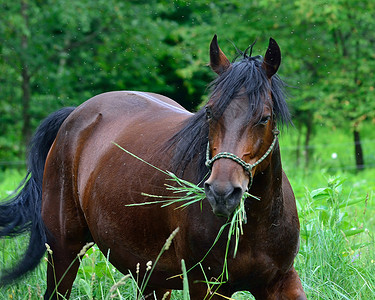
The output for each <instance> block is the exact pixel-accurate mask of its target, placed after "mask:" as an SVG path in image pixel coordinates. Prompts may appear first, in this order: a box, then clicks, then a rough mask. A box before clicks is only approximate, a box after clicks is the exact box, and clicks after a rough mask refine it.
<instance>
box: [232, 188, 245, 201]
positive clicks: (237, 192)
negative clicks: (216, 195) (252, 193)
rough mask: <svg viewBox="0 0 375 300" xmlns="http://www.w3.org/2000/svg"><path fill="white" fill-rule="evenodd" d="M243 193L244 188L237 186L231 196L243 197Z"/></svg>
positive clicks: (233, 197) (234, 197)
mask: <svg viewBox="0 0 375 300" xmlns="http://www.w3.org/2000/svg"><path fill="white" fill-rule="evenodd" d="M242 194H243V191H242V188H241V187H235V188H234V189H233V192H232V196H231V198H232V199H241V198H242Z"/></svg>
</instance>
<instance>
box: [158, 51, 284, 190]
mask: <svg viewBox="0 0 375 300" xmlns="http://www.w3.org/2000/svg"><path fill="white" fill-rule="evenodd" d="M245 53H246V51H245ZM284 87H285V84H284V83H283V81H282V80H281V79H280V78H279V77H278V76H277V75H274V76H273V77H272V79H271V81H270V80H269V79H268V78H267V75H266V73H265V71H264V69H263V68H262V60H261V59H260V56H256V57H248V56H246V54H244V55H243V58H242V59H241V60H240V61H237V62H234V63H233V64H232V65H231V66H230V67H229V68H228V70H227V71H226V72H224V73H223V74H222V75H221V76H219V77H218V78H216V79H215V80H214V81H213V82H212V83H211V84H210V88H211V96H210V98H211V99H213V101H212V106H211V109H212V115H213V118H214V119H219V118H220V117H221V115H222V114H223V113H224V111H225V109H226V108H227V106H228V105H229V103H230V101H231V100H232V99H233V98H234V97H236V96H239V95H244V94H245V95H246V96H247V98H248V99H249V102H250V105H249V107H250V109H249V111H248V118H249V120H250V119H254V121H255V122H256V121H257V120H259V119H260V118H261V114H262V111H263V99H264V97H268V93H269V91H271V94H272V99H273V114H274V116H275V119H276V121H277V122H278V123H279V124H281V125H283V124H286V125H288V124H289V123H291V118H290V113H289V110H288V107H287V104H286V100H285V98H286V95H285V90H284ZM207 143H208V123H207V121H206V117H205V108H202V109H201V110H199V111H198V112H197V113H195V114H194V115H193V116H192V117H190V118H189V119H188V120H186V121H185V123H184V124H183V125H182V127H181V129H180V130H179V131H178V132H177V133H176V134H175V135H174V136H172V137H171V138H170V139H169V140H168V141H167V143H166V144H165V145H164V147H165V149H169V150H171V149H173V148H174V150H173V157H172V166H174V170H171V171H172V172H175V173H176V174H177V175H178V176H182V175H183V173H184V170H185V169H186V167H187V165H188V164H189V163H191V162H194V163H195V166H194V168H195V169H196V171H197V175H198V176H197V178H196V182H195V183H199V182H201V181H202V180H203V178H204V176H205V175H206V174H207V172H208V169H207V167H206V166H205V160H206V148H207Z"/></svg>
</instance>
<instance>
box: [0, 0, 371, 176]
mask: <svg viewBox="0 0 375 300" xmlns="http://www.w3.org/2000/svg"><path fill="white" fill-rule="evenodd" d="M374 15H375V2H374V1H370V0H368V1H360V2H358V1H354V0H336V1H323V0H318V1H308V0H300V1H276V0H260V1H236V0H232V1H225V0H224V1H212V2H208V1H153V0H148V1H122V0H97V1H90V0H81V1H65V0H19V1H6V0H0V132H1V135H0V167H1V168H2V169H5V168H8V167H10V166H14V165H15V164H22V161H23V157H24V152H25V145H26V144H27V141H28V140H29V139H30V136H31V135H32V132H33V131H34V130H35V128H36V126H37V125H38V123H39V122H40V121H41V120H42V119H43V118H44V117H46V116H47V115H48V114H50V113H51V112H53V111H55V110H57V109H59V108H61V107H63V106H70V105H74V106H76V105H79V104H80V103H82V102H84V101H85V100H87V99H88V98H90V97H92V96H94V95H96V94H98V93H102V92H107V91H111V90H141V91H152V92H156V93H161V94H164V95H167V96H169V97H171V98H173V99H175V100H176V101H177V102H179V103H181V104H182V105H183V106H185V107H186V108H187V109H189V110H195V109H197V107H198V106H199V105H200V104H201V103H202V101H205V100H206V99H207V96H208V93H209V91H208V90H207V85H208V83H209V82H210V81H211V80H212V79H213V78H214V74H213V72H212V71H211V70H210V69H209V68H208V67H207V63H208V60H209V56H208V47H209V43H210V41H211V39H212V37H213V35H214V34H215V33H216V34H218V37H219V44H220V46H221V48H222V49H223V51H224V52H225V53H226V54H227V56H228V57H229V58H234V57H235V56H236V51H235V47H234V46H233V45H232V43H234V44H235V45H236V47H238V48H239V49H242V50H243V49H245V48H246V47H247V46H248V45H249V44H251V43H252V42H254V41H255V40H257V43H256V45H255V47H254V52H253V53H254V54H255V55H257V54H261V55H263V54H264V52H265V49H266V47H267V44H268V39H269V37H273V38H274V39H276V41H277V42H278V43H279V45H280V47H281V50H282V56H283V59H282V65H281V68H280V70H279V75H280V76H281V77H282V78H283V79H284V80H285V81H286V82H287V84H288V85H289V87H290V88H289V89H288V91H289V93H290V99H289V106H290V108H291V111H292V114H293V121H294V124H295V128H293V129H291V130H289V132H288V135H289V136H290V141H288V149H289V151H288V152H289V153H292V154H293V155H292V156H291V158H290V159H292V163H293V166H302V167H304V168H306V167H307V168H308V167H309V164H310V165H311V164H314V165H315V164H316V163H319V162H321V161H322V160H323V164H324V165H325V167H330V168H336V169H339V168H344V169H349V170H354V169H358V170H360V169H363V168H370V167H374V166H375V158H374V157H375V153H374V148H375V147H374V145H375V143H374V139H375V135H374V133H373V130H372V128H373V125H374V122H375V101H374V99H373V98H374V95H375V91H374V85H375V83H374V70H375V52H374V51H375V30H374V28H375V19H374V18H373V16H374ZM322 131H324V132H326V133H329V134H330V138H329V139H328V140H327V139H320V138H319V133H320V132H322ZM339 132H342V133H344V135H343V136H341V134H338V133H339ZM337 135H338V136H337ZM340 136H341V137H340ZM355 146H356V148H355ZM320 148H323V152H326V153H327V156H328V158H327V159H325V157H321V155H320V154H319V153H320V152H321V149H320ZM314 153H315V154H316V153H318V155H315V154H314ZM335 153H336V154H335ZM290 159H289V160H290ZM327 164H328V165H327Z"/></svg>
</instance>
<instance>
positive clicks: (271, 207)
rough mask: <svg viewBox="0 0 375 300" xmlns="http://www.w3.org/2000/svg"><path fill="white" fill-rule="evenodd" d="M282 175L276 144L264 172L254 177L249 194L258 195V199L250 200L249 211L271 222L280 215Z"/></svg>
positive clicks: (278, 149) (281, 210) (281, 207)
mask: <svg viewBox="0 0 375 300" xmlns="http://www.w3.org/2000/svg"><path fill="white" fill-rule="evenodd" d="M282 177H283V171H282V166H281V157H280V148H279V147H278V146H277V147H276V148H275V150H274V151H273V153H272V158H271V162H270V165H269V166H268V167H267V169H266V170H265V171H264V172H261V173H260V174H257V175H256V176H255V177H254V182H253V186H252V188H251V189H250V194H252V195H254V196H256V197H258V198H259V200H255V199H252V200H251V205H250V213H254V214H256V215H257V216H258V217H260V218H261V219H264V220H268V221H271V222H273V221H275V220H277V219H278V218H279V217H280V216H281V215H282V213H283V201H284V199H283V190H282Z"/></svg>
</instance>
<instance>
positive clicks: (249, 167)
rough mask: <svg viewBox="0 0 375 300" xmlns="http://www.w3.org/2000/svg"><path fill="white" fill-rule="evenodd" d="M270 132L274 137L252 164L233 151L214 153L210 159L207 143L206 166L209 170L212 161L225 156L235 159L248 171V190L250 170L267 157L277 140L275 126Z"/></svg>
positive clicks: (251, 179) (250, 184)
mask: <svg viewBox="0 0 375 300" xmlns="http://www.w3.org/2000/svg"><path fill="white" fill-rule="evenodd" d="M272 133H273V136H274V137H273V141H272V143H271V145H270V147H269V148H268V150H267V151H266V153H264V154H263V156H262V157H261V158H259V159H258V160H257V161H256V162H255V163H253V164H249V163H247V162H245V161H244V160H243V159H241V158H240V157H238V156H237V155H235V154H233V153H230V152H220V153H218V154H216V155H215V156H214V157H213V158H211V159H210V143H207V151H206V166H207V167H208V168H209V169H210V170H211V168H212V165H213V163H214V162H215V161H216V160H218V159H220V158H227V159H231V160H233V161H235V162H236V163H238V164H239V165H241V166H242V167H243V168H244V170H245V172H247V173H249V176H250V182H249V186H248V189H249V190H250V188H251V186H252V184H253V174H252V173H251V170H252V169H253V168H254V167H255V166H257V165H259V164H260V163H261V162H262V161H264V160H265V159H266V158H267V156H268V155H269V154H270V153H271V152H272V150H273V148H274V147H275V144H276V141H277V136H278V134H279V133H280V131H279V130H277V129H276V128H275V129H273V130H272Z"/></svg>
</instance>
